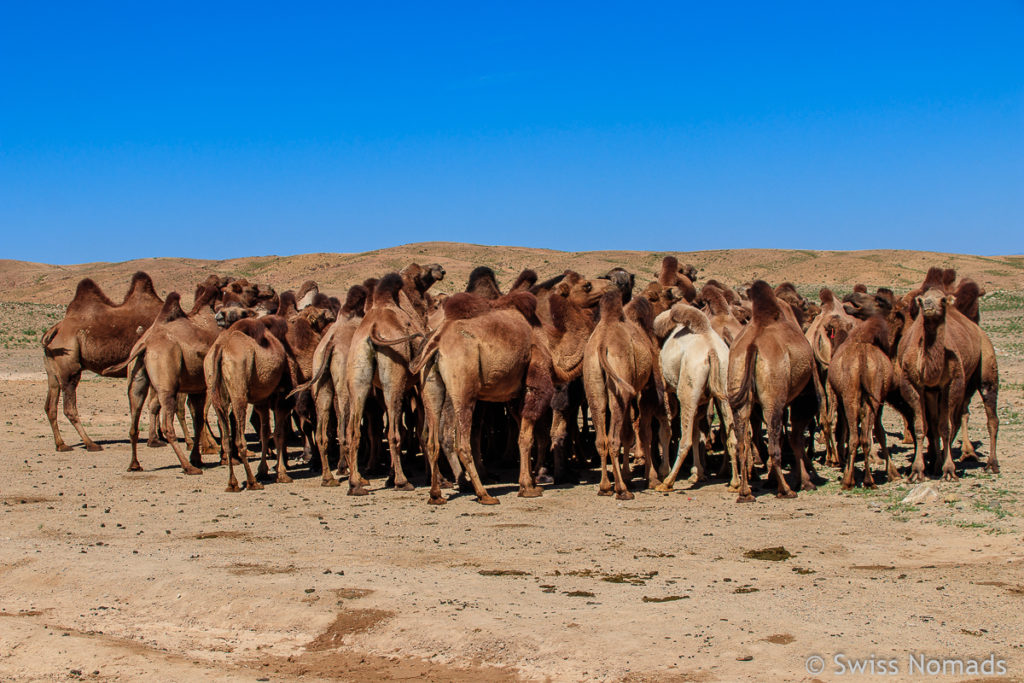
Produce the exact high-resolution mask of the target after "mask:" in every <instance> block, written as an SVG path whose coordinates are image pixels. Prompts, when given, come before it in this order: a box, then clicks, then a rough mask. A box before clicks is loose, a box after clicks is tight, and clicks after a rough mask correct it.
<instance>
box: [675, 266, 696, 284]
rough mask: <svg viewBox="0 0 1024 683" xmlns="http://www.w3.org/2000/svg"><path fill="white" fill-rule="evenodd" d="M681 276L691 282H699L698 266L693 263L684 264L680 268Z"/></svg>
mask: <svg viewBox="0 0 1024 683" xmlns="http://www.w3.org/2000/svg"><path fill="white" fill-rule="evenodd" d="M679 274H680V275H682V276H683V277H685V278H687V279H689V281H690V282H696V281H697V266H695V265H693V264H692V263H684V264H683V265H681V266H679Z"/></svg>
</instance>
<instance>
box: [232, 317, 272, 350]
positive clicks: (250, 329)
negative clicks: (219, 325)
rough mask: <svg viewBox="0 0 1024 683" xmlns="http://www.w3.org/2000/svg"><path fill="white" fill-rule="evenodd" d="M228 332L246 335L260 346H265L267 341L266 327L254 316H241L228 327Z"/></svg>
mask: <svg viewBox="0 0 1024 683" xmlns="http://www.w3.org/2000/svg"><path fill="white" fill-rule="evenodd" d="M228 331H229V332H241V333H242V334H244V335H245V336H247V337H250V338H251V339H252V340H253V341H254V342H256V343H257V344H259V345H260V346H266V345H267V344H268V343H269V342H268V341H267V327H266V325H264V324H263V323H262V322H261V321H259V320H257V319H256V318H242V319H241V320H239V321H237V322H236V323H235V324H233V325H232V326H231V327H229V328H228Z"/></svg>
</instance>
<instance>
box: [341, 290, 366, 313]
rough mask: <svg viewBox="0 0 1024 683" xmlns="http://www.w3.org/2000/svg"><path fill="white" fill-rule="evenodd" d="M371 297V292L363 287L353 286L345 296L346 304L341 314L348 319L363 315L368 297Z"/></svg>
mask: <svg viewBox="0 0 1024 683" xmlns="http://www.w3.org/2000/svg"><path fill="white" fill-rule="evenodd" d="M369 295H370V292H369V290H367V289H366V287H364V286H362V285H352V286H351V287H349V288H348V294H346V295H345V304H344V305H343V306H342V307H341V314H342V315H343V316H344V317H346V318H351V317H352V316H354V315H362V314H363V307H364V306H365V305H366V297H367V296H369Z"/></svg>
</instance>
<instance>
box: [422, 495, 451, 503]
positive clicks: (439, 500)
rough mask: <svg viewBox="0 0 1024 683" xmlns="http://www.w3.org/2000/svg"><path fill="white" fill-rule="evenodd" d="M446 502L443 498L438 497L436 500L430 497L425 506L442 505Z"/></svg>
mask: <svg viewBox="0 0 1024 683" xmlns="http://www.w3.org/2000/svg"><path fill="white" fill-rule="evenodd" d="M447 502H448V499H447V498H445V497H444V496H438V497H437V498H435V497H434V496H430V497H429V498H428V499H427V504H428V505H444V504H445V503H447Z"/></svg>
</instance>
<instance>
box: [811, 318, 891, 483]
mask: <svg viewBox="0 0 1024 683" xmlns="http://www.w3.org/2000/svg"><path fill="white" fill-rule="evenodd" d="M822 301H823V302H824V299H822ZM849 324H851V323H850V322H849V321H847V320H845V319H843V318H841V317H840V316H831V317H830V318H829V321H828V322H827V323H826V326H827V327H828V329H827V330H826V334H827V336H828V337H829V340H830V343H831V344H835V346H834V349H835V351H834V353H833V354H832V358H831V362H830V363H829V366H828V384H829V387H830V388H831V389H832V392H833V400H835V397H838V402H837V404H836V405H837V407H838V410H837V413H838V416H839V417H838V419H839V420H841V421H842V423H843V425H844V426H845V430H844V431H845V433H846V445H845V457H846V461H845V472H844V475H843V488H844V489H849V488H853V486H854V485H855V484H854V478H853V470H854V461H855V460H856V459H857V449H858V447H859V448H860V449H861V450H862V451H863V453H864V486H865V487H866V488H874V487H875V480H874V477H873V476H872V474H871V458H870V453H871V433H872V431H877V428H878V426H879V422H878V420H879V417H880V414H881V410H882V403H883V402H884V401H885V397H886V396H887V395H888V393H889V391H890V390H891V388H892V385H893V370H892V361H891V360H890V359H889V329H888V327H889V326H888V325H887V324H886V322H885V318H884V317H883V316H882V315H881V314H879V315H875V316H872V317H870V318H868V319H867V320H861V321H857V322H856V323H855V324H852V328H851V329H849V332H847V331H846V329H845V326H846V325H849ZM883 453H884V457H885V469H886V474H887V477H888V480H889V481H890V482H893V481H897V480H898V479H899V472H897V471H896V468H895V467H894V466H893V464H892V460H891V459H890V458H889V454H888V451H883Z"/></svg>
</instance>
